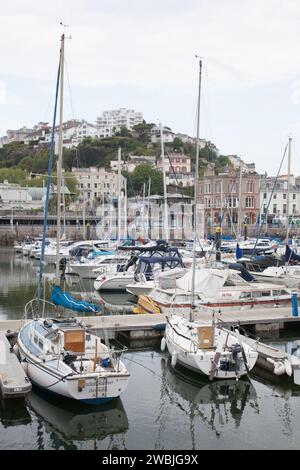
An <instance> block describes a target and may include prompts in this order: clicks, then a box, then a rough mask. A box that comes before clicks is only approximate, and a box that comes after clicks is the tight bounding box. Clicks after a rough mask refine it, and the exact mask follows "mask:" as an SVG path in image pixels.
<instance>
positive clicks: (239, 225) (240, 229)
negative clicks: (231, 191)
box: [237, 158, 243, 239]
mask: <svg viewBox="0 0 300 470" xmlns="http://www.w3.org/2000/svg"><path fill="white" fill-rule="evenodd" d="M242 176H243V163H242V159H241V158H240V179H239V210H238V227H237V239H239V237H240V236H241V231H242Z"/></svg>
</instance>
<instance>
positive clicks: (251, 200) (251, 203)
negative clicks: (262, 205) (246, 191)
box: [246, 197, 254, 208]
mask: <svg viewBox="0 0 300 470" xmlns="http://www.w3.org/2000/svg"><path fill="white" fill-rule="evenodd" d="M246 207H247V208H253V207H254V197H246Z"/></svg>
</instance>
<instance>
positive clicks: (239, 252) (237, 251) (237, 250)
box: [235, 243, 244, 259]
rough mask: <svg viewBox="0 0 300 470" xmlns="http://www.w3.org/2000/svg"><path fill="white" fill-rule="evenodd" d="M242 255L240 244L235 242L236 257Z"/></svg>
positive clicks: (238, 257)
mask: <svg viewBox="0 0 300 470" xmlns="http://www.w3.org/2000/svg"><path fill="white" fill-rule="evenodd" d="M243 255H244V253H243V250H242V249H241V248H240V245H239V244H238V243H237V245H236V250H235V256H236V259H240V258H242V256H243Z"/></svg>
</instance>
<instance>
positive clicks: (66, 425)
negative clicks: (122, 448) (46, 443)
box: [27, 388, 128, 441]
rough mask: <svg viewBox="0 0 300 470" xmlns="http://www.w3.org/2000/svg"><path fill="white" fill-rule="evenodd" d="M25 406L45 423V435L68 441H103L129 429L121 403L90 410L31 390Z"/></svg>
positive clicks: (87, 407) (112, 403)
mask: <svg viewBox="0 0 300 470" xmlns="http://www.w3.org/2000/svg"><path fill="white" fill-rule="evenodd" d="M27 402H28V407H29V409H31V410H32V411H33V412H34V413H35V414H36V415H37V416H38V417H39V418H42V420H43V421H44V422H45V423H44V424H45V427H46V429H47V431H49V432H55V433H56V434H57V435H58V437H60V438H61V437H63V438H64V439H66V440H68V441H70V440H72V441H85V440H89V439H97V440H98V439H99V440H102V439H105V438H106V437H109V436H112V437H114V436H116V435H117V434H120V433H125V432H126V431H127V429H128V418H127V415H126V412H125V410H124V407H123V404H122V402H121V400H120V399H117V400H115V401H113V402H111V403H110V404H107V405H105V404H104V405H100V406H96V405H95V406H93V407H91V406H87V405H82V404H80V403H77V402H75V403H74V402H73V401H72V402H71V401H70V400H67V399H63V398H60V397H56V396H54V395H53V396H52V395H51V396H49V394H46V393H45V392H43V391H41V390H39V389H37V388H34V390H33V391H32V392H31V393H30V394H29V395H28V399H27Z"/></svg>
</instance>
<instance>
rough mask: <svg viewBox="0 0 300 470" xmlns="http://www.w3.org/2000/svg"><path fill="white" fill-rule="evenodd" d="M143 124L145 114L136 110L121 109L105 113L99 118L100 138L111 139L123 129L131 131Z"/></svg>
mask: <svg viewBox="0 0 300 470" xmlns="http://www.w3.org/2000/svg"><path fill="white" fill-rule="evenodd" d="M142 122H143V114H142V113H140V112H137V111H135V110H134V109H127V108H120V109H113V110H110V111H103V113H102V115H101V116H99V117H97V121H96V123H97V129H98V136H99V137H100V138H105V137H111V136H112V135H114V134H115V133H116V132H119V131H120V130H121V128H122V127H126V128H127V129H129V130H131V129H132V128H133V127H134V126H136V125H137V124H141V123H142Z"/></svg>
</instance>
